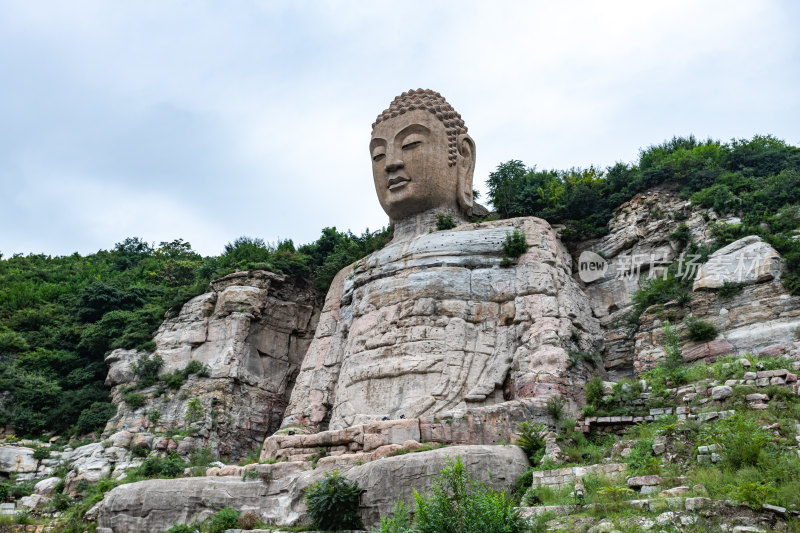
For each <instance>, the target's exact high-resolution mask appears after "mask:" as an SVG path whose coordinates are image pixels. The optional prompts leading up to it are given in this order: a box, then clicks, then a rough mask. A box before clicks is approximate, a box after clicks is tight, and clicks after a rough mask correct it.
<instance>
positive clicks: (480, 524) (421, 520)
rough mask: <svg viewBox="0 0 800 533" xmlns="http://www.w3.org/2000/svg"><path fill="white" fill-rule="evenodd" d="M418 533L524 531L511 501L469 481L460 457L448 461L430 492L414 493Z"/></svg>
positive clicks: (502, 532)
mask: <svg viewBox="0 0 800 533" xmlns="http://www.w3.org/2000/svg"><path fill="white" fill-rule="evenodd" d="M414 502H415V504H416V523H415V528H414V530H415V531H417V532H418V533H517V532H521V531H524V530H525V521H524V519H523V518H521V517H520V515H519V511H518V510H517V508H516V506H515V505H516V504H515V503H514V500H513V498H511V497H510V496H508V495H507V494H506V493H505V492H502V491H496V490H494V489H492V488H490V487H487V486H486V485H483V484H482V483H478V482H475V481H473V480H472V478H471V477H470V475H469V472H467V470H466V468H465V467H464V463H463V462H462V461H461V456H456V458H455V459H453V458H448V459H447V461H446V462H445V464H444V466H443V467H442V468H441V469H440V470H439V471H438V474H437V476H436V477H435V478H434V479H433V484H432V487H431V491H430V493H429V494H427V495H422V494H420V493H419V492H416V491H414Z"/></svg>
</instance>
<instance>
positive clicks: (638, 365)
mask: <svg viewBox="0 0 800 533" xmlns="http://www.w3.org/2000/svg"><path fill="white" fill-rule="evenodd" d="M714 222H730V223H738V222H739V221H738V220H737V219H720V218H719V217H718V216H717V215H716V214H715V213H714V212H713V211H711V210H706V209H700V208H698V207H697V206H694V205H692V204H691V202H689V201H688V200H683V199H681V198H680V197H679V196H678V194H677V193H676V192H675V191H674V190H671V189H670V188H667V187H659V188H655V189H652V190H650V191H647V192H645V193H642V194H639V195H637V196H635V197H634V198H633V199H631V200H630V201H628V202H626V203H624V204H622V205H621V206H619V208H617V209H616V211H615V213H614V218H613V219H612V220H611V222H610V223H609V233H608V234H607V235H606V236H605V237H603V238H601V239H596V240H591V241H586V242H583V243H580V244H578V245H577V246H576V247H575V249H574V250H573V253H574V256H575V257H576V258H577V257H578V255H579V254H580V253H581V252H583V251H586V250H591V251H594V252H596V253H598V254H600V255H601V256H602V257H604V258H605V259H606V260H607V262H608V269H607V270H606V271H605V273H604V275H603V276H602V277H600V278H599V279H597V280H595V281H592V282H589V283H586V284H585V287H584V290H585V291H586V293H587V294H588V296H589V300H590V302H591V307H592V313H593V315H594V316H595V317H597V318H598V319H599V320H600V323H601V326H602V330H603V335H604V340H605V353H604V358H603V359H604V366H605V367H606V369H607V370H608V371H609V373H610V375H611V376H612V377H621V376H626V375H631V374H632V373H634V372H636V373H638V372H641V371H643V370H648V369H649V368H652V367H653V366H654V365H655V364H656V362H657V361H658V360H659V359H660V358H661V357H663V353H664V352H663V348H662V346H663V343H664V337H663V325H664V323H665V321H666V320H669V321H670V323H671V324H673V325H675V326H677V329H678V333H679V334H680V336H681V339H682V343H683V344H684V357H685V358H686V359H687V360H688V361H695V360H698V359H701V358H705V359H707V360H708V361H713V358H714V357H716V356H718V355H726V354H729V353H745V352H754V353H757V352H758V351H759V350H761V349H763V348H766V347H768V346H771V345H777V344H784V343H791V342H792V341H794V340H795V328H797V327H798V325H800V298H798V297H792V296H791V295H789V293H788V292H787V291H786V289H785V288H784V287H783V285H782V284H781V282H780V281H779V279H780V276H781V271H782V265H781V259H780V255H779V254H778V253H777V252H776V251H775V250H774V249H773V248H772V247H771V246H770V245H769V244H767V243H765V242H764V241H763V240H761V239H760V238H759V237H757V236H750V237H745V238H743V239H740V240H738V241H736V242H734V243H731V244H730V245H728V246H726V247H724V248H721V249H719V250H717V251H715V252H714V253H712V254H711V255H710V256H709V257H708V259H707V261H703V260H702V258H701V257H700V256H699V255H698V254H697V253H696V252H695V253H690V252H688V251H687V250H686V242H685V240H683V241H682V240H681V239H680V238H677V237H676V235H675V233H676V232H677V231H679V230H680V229H682V226H683V225H685V229H684V231H685V232H686V235H685V237H687V238H688V239H690V240H691V241H692V242H694V243H695V244H696V245H698V246H699V247H702V246H704V245H709V244H711V243H712V242H713V236H712V224H713V223H714ZM682 256H683V257H682ZM671 265H672V268H673V271H672V272H673V274H675V275H682V274H684V273H686V274H687V275H688V276H689V279H690V282H689V286H690V288H691V293H690V294H688V295H687V298H686V300H687V301H685V302H677V301H673V302H668V303H666V304H664V305H658V306H653V307H651V308H649V309H645V310H642V311H644V312H643V314H642V315H641V317H639V318H638V320H634V321H633V322H631V320H630V318H636V317H631V316H630V314H631V313H632V312H633V310H634V302H633V296H634V294H635V293H636V291H637V290H638V289H639V288H640V287H641V286H642V282H643V281H646V280H647V279H649V278H660V277H663V276H664V275H665V274H666V271H667V269H668V268H670V266H671ZM678 265H680V269H682V270H681V271H679V269H675V267H676V266H678ZM576 277H578V276H577V272H576ZM691 280H694V281H693V282H692V281H691ZM726 282H727V283H728V284H730V285H736V286H739V287H740V288H741V292H739V293H738V294H735V295H732V296H731V297H724V296H720V293H718V292H717V290H718V289H719V288H720V287H721V286H722V285H723V283H726ZM722 294H723V295H724V293H722ZM690 315H691V316H692V317H694V318H696V319H702V320H706V321H709V322H711V323H712V324H714V325H715V326H716V327H717V328H718V330H719V336H718V338H717V339H715V340H712V341H711V342H707V343H705V342H704V343H699V342H692V341H691V340H690V339H688V338H687V336H686V335H685V332H686V329H687V328H686V324H685V321H684V319H685V318H686V317H688V316H690Z"/></svg>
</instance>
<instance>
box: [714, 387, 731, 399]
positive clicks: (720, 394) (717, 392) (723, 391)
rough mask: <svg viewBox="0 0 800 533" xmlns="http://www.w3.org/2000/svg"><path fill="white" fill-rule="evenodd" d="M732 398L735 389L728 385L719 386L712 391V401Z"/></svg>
mask: <svg viewBox="0 0 800 533" xmlns="http://www.w3.org/2000/svg"><path fill="white" fill-rule="evenodd" d="M731 396H733V389H732V388H730V387H728V386H727V385H719V386H718V387H713V388H712V389H711V399H712V400H724V399H725V398H730V397H731Z"/></svg>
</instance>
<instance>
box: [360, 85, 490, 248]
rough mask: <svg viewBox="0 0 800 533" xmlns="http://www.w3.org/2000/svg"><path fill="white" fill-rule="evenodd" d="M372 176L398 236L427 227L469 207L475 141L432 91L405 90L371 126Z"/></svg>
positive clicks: (464, 214)
mask: <svg viewBox="0 0 800 533" xmlns="http://www.w3.org/2000/svg"><path fill="white" fill-rule="evenodd" d="M369 149H370V157H371V158H372V177H373V180H374V182H375V192H376V193H377V195H378V200H379V201H380V203H381V207H383V210H384V211H386V214H387V215H389V220H390V223H391V224H392V226H393V227H394V231H395V235H396V236H397V238H398V239H405V238H407V237H409V236H413V235H415V234H418V233H421V232H423V231H428V229H430V228H431V227H432V225H435V222H436V219H437V216H438V215H439V214H441V215H448V216H450V217H452V218H453V219H454V220H455V221H464V220H465V219H466V218H467V217H468V216H469V215H470V214H471V211H472V207H473V199H472V174H473V171H474V169H475V143H474V142H473V140H472V138H471V137H470V136H469V135H467V127H466V125H464V121H463V120H462V119H461V115H459V114H458V113H456V112H455V110H454V109H453V108H452V107H451V106H450V104H448V103H447V101H446V100H445V99H444V98H443V97H442V96H441V95H440V94H439V93H437V92H433V91H429V90H421V89H420V90H418V91H414V90H412V91H408V92H404V93H403V94H401V95H400V96H398V97H397V98H395V99H394V100H393V101H392V103H391V104H390V105H389V108H388V109H386V110H385V111H384V112H382V113H381V114H380V115H378V118H377V120H376V121H375V123H374V124H373V125H372V139H371V140H370V143H369Z"/></svg>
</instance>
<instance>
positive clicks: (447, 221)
mask: <svg viewBox="0 0 800 533" xmlns="http://www.w3.org/2000/svg"><path fill="white" fill-rule="evenodd" d="M455 227H456V223H455V221H454V220H453V215H445V214H442V213H438V214H437V215H436V229H437V230H438V231H442V230H446V229H453V228H455Z"/></svg>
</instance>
